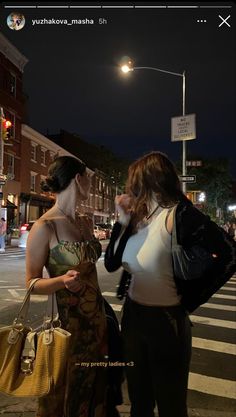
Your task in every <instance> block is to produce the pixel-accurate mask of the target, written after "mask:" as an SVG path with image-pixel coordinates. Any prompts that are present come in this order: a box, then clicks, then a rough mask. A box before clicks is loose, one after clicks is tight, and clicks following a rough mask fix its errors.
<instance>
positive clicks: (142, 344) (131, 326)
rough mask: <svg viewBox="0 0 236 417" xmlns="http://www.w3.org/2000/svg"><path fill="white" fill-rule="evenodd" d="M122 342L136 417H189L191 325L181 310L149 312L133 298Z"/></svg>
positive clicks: (153, 309)
mask: <svg viewBox="0 0 236 417" xmlns="http://www.w3.org/2000/svg"><path fill="white" fill-rule="evenodd" d="M122 339H123V349H124V356H125V361H126V362H127V365H126V368H125V369H126V376H127V382H128V392H129V397H130V402H131V417H154V411H153V410H154V408H155V405H156V404H157V407H158V412H159V417H187V416H188V413H187V405H186V397H187V384H188V373H189V363H190V357H191V324H190V320H189V318H188V315H187V314H186V313H185V311H184V310H183V308H182V307H181V306H174V307H146V306H143V305H140V304H137V303H135V302H133V301H131V300H130V299H129V298H127V300H126V302H125V305H124V313H123V317H122Z"/></svg>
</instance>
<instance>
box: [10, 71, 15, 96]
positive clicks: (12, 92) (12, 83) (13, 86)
mask: <svg viewBox="0 0 236 417" xmlns="http://www.w3.org/2000/svg"><path fill="white" fill-rule="evenodd" d="M10 93H11V95H12V96H14V97H16V76H15V74H12V72H11V73H10Z"/></svg>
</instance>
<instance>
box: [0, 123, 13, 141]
mask: <svg viewBox="0 0 236 417" xmlns="http://www.w3.org/2000/svg"><path fill="white" fill-rule="evenodd" d="M11 127H12V122H11V121H10V120H7V119H3V121H2V139H3V140H8V139H10V137H11Z"/></svg>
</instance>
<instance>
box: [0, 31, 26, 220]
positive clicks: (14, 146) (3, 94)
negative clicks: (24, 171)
mask: <svg viewBox="0 0 236 417" xmlns="http://www.w3.org/2000/svg"><path fill="white" fill-rule="evenodd" d="M27 62H28V60H27V58H26V57H25V56H24V55H22V54H21V53H20V52H19V51H18V50H17V49H16V48H15V47H14V46H13V45H12V44H11V42H9V41H8V40H7V39H6V38H5V37H4V36H3V35H2V34H1V33H0V106H1V107H2V108H3V111H4V116H5V118H6V119H8V120H10V121H11V122H12V127H11V136H10V139H9V140H8V141H5V143H4V158H3V173H4V174H6V175H7V176H8V180H7V182H6V185H5V186H4V187H3V189H2V190H3V200H2V207H3V208H6V209H7V220H8V224H9V223H10V222H12V221H13V220H14V219H15V222H16V223H18V206H19V195H20V190H21V183H20V166H21V123H22V122H23V121H24V119H25V105H26V97H25V95H24V94H23V88H22V84H23V81H22V77H23V70H24V67H25V65H26V64H27Z"/></svg>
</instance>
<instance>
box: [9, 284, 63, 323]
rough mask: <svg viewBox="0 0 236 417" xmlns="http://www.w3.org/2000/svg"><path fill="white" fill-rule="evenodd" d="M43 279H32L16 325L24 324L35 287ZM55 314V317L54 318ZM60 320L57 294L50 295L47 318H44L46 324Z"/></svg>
mask: <svg viewBox="0 0 236 417" xmlns="http://www.w3.org/2000/svg"><path fill="white" fill-rule="evenodd" d="M40 279H42V278H35V279H32V280H31V281H30V285H29V288H28V290H27V292H26V294H25V297H24V300H23V302H22V305H21V307H20V310H19V312H18V314H17V316H16V318H15V320H14V322H13V323H14V324H18V323H21V324H24V323H25V320H26V317H27V314H28V310H29V305H30V295H31V293H32V291H33V288H34V285H35V283H36V282H37V281H39V280H40ZM54 313H55V316H54ZM58 319H59V314H58V308H57V300H56V294H55V293H53V294H50V295H48V300H47V307H46V316H45V318H44V322H47V323H48V322H50V323H52V322H53V321H57V320H58Z"/></svg>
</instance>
